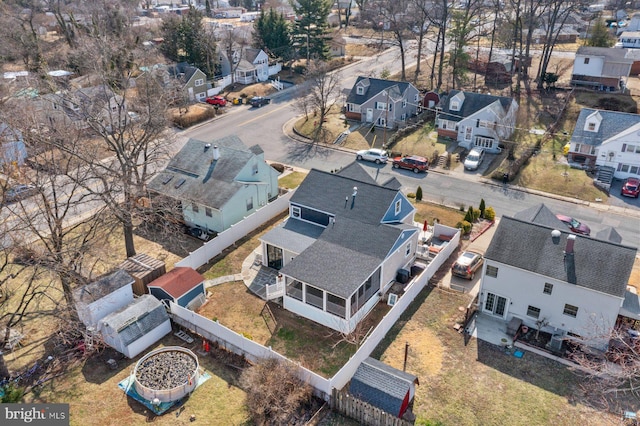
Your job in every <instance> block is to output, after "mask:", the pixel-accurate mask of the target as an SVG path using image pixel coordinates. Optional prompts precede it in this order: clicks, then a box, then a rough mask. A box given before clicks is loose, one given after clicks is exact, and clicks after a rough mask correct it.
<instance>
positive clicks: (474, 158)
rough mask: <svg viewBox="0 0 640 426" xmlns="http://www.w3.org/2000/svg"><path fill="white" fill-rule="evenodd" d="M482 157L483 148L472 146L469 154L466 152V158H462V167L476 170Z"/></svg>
mask: <svg viewBox="0 0 640 426" xmlns="http://www.w3.org/2000/svg"><path fill="white" fill-rule="evenodd" d="M483 159H484V149H482V148H473V149H472V150H471V151H470V152H469V154H467V158H465V159H464V168H465V169H467V170H478V167H480V164H482V160H483Z"/></svg>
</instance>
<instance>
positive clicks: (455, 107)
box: [449, 100, 460, 111]
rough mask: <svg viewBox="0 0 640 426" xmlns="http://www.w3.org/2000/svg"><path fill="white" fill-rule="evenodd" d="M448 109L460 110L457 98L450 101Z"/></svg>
mask: <svg viewBox="0 0 640 426" xmlns="http://www.w3.org/2000/svg"><path fill="white" fill-rule="evenodd" d="M449 109H450V110H451V111H460V102H458V101H457V100H455V101H453V100H452V101H451V105H450V106H449Z"/></svg>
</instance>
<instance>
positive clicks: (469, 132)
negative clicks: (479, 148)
mask: <svg viewBox="0 0 640 426" xmlns="http://www.w3.org/2000/svg"><path fill="white" fill-rule="evenodd" d="M472 137H473V129H472V128H471V126H467V128H466V129H464V140H465V141H470V140H471V139H472Z"/></svg>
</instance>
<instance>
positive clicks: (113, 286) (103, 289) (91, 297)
mask: <svg viewBox="0 0 640 426" xmlns="http://www.w3.org/2000/svg"><path fill="white" fill-rule="evenodd" d="M133 282H134V279H133V277H132V276H131V275H129V274H128V273H126V272H125V271H123V270H122V269H118V270H117V271H115V272H114V273H112V274H109V275H106V276H104V277H102V278H100V279H98V280H97V281H94V282H92V283H89V284H86V285H83V286H82V287H78V288H76V289H75V290H73V299H74V300H75V302H76V303H83V304H86V305H88V304H91V303H93V302H95V301H96V300H98V299H101V298H103V297H104V296H106V295H107V294H110V293H113V292H114V291H116V290H118V289H120V288H122V287H124V286H126V285H131V284H133Z"/></svg>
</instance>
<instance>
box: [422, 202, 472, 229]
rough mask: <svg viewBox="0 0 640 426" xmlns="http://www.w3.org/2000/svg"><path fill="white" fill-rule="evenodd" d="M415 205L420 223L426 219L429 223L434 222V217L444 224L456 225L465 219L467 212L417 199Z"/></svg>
mask: <svg viewBox="0 0 640 426" xmlns="http://www.w3.org/2000/svg"><path fill="white" fill-rule="evenodd" d="M414 206H415V208H416V210H417V211H416V216H415V221H416V222H420V223H421V222H424V221H425V220H426V221H428V222H429V224H433V219H438V220H439V221H440V223H441V224H443V225H446V226H451V227H455V226H456V224H457V223H458V222H460V221H461V220H462V219H464V215H465V213H466V212H463V211H460V210H459V209H454V208H451V207H446V206H443V205H440V204H434V203H430V202H427V201H416V202H415V203H414Z"/></svg>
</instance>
